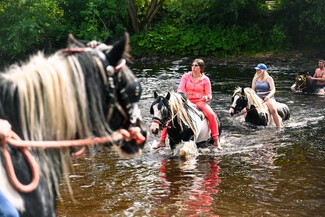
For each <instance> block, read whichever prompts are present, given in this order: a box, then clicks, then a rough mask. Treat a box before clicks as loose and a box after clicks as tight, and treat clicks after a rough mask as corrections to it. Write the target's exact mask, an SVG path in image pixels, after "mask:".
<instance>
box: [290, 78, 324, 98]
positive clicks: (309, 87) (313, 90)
mask: <svg viewBox="0 0 325 217" xmlns="http://www.w3.org/2000/svg"><path fill="white" fill-rule="evenodd" d="M291 90H292V91H294V92H302V93H306V94H318V90H317V84H316V81H315V80H312V79H311V76H310V75H309V74H308V73H307V74H301V75H297V76H296V78H295V83H294V84H293V85H292V86H291Z"/></svg>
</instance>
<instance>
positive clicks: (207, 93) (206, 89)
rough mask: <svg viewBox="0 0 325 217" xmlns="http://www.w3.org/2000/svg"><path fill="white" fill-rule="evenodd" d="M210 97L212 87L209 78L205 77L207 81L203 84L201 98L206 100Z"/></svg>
mask: <svg viewBox="0 0 325 217" xmlns="http://www.w3.org/2000/svg"><path fill="white" fill-rule="evenodd" d="M211 99H212V88H211V82H210V79H209V78H208V77H207V82H206V83H205V85H204V96H203V100H204V101H206V102H208V101H210V100H211Z"/></svg>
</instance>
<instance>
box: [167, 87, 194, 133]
mask: <svg viewBox="0 0 325 217" xmlns="http://www.w3.org/2000/svg"><path fill="white" fill-rule="evenodd" d="M169 105H170V109H171V112H172V117H174V116H175V115H177V122H178V123H179V125H180V126H181V127H182V121H183V122H184V123H186V124H187V125H188V126H189V127H190V128H191V129H192V131H193V133H194V138H196V137H197V131H198V130H197V127H196V126H195V124H194V122H193V121H192V119H191V118H190V116H189V114H188V111H187V110H186V108H185V106H184V105H186V106H188V107H189V108H191V109H193V110H195V109H197V108H196V107H195V106H194V104H193V103H191V102H190V101H189V100H188V99H186V101H185V100H184V98H183V97H182V96H181V95H180V94H179V93H175V92H171V94H170V99H169ZM182 130H183V129H182Z"/></svg>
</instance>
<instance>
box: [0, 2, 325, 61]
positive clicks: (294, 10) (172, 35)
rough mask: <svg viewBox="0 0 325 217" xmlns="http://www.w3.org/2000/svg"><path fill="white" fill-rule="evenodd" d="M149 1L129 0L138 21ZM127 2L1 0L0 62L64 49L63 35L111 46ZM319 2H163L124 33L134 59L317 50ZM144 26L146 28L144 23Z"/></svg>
mask: <svg viewBox="0 0 325 217" xmlns="http://www.w3.org/2000/svg"><path fill="white" fill-rule="evenodd" d="M150 3H151V0H136V6H137V7H138V10H137V11H138V14H137V16H138V19H139V21H140V22H142V21H143V20H142V19H145V15H146V12H147V11H146V9H147V8H148V5H150ZM128 7H129V0H16V1H13V0H2V1H0V22H1V24H2V26H1V28H0V46H1V50H0V60H1V61H8V60H13V59H15V58H19V57H21V56H23V55H27V54H31V53H35V52H36V51H37V50H45V51H53V50H54V49H58V48H61V47H65V46H66V39H67V35H68V33H70V32H71V33H73V34H75V35H76V37H77V38H79V39H84V40H85V42H86V41H89V40H93V39H96V40H99V41H103V42H106V43H112V42H113V41H115V40H117V39H118V38H120V36H121V35H122V34H123V32H124V31H125V30H130V29H131V23H130V21H129V17H128ZM324 11H325V4H323V0H313V1H312V0H295V1H293V0H274V1H266V0H227V1H224V0H165V1H164V4H163V7H162V9H161V10H160V11H158V14H157V15H156V17H155V19H154V22H152V24H153V25H152V28H151V29H149V30H148V31H145V32H141V33H140V34H138V35H133V36H132V40H131V42H132V52H133V55H134V56H143V55H152V54H157V55H166V56H167V55H179V56H207V55H212V56H228V55H237V54H243V53H247V52H250V53H252V52H259V51H267V50H268V51H281V50H283V49H287V48H289V47H322V45H323V44H324V42H325V37H324V35H325V25H324V23H325V16H324ZM149 27H150V26H149Z"/></svg>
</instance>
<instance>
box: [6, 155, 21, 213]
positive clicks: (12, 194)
mask: <svg viewBox="0 0 325 217" xmlns="http://www.w3.org/2000/svg"><path fill="white" fill-rule="evenodd" d="M0 160H1V159H0ZM0 191H1V192H2V193H3V194H4V195H5V197H6V198H7V200H8V201H9V202H10V203H11V204H12V205H13V206H14V207H15V208H16V209H17V210H19V211H20V212H25V204H24V201H23V198H22V197H21V196H20V195H19V193H18V192H17V191H16V190H15V189H14V188H13V187H12V185H11V184H10V182H9V180H8V178H7V173H6V171H5V169H4V168H3V166H2V164H0Z"/></svg>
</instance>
